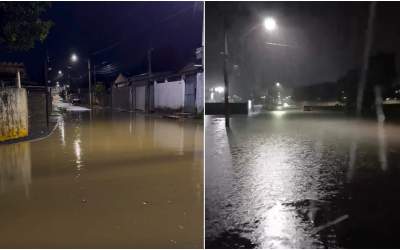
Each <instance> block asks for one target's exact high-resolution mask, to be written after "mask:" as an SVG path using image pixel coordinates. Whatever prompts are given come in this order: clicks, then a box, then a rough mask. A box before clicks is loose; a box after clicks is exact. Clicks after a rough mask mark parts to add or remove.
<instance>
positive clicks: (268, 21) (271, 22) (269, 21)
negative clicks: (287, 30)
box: [264, 17, 276, 31]
mask: <svg viewBox="0 0 400 250" xmlns="http://www.w3.org/2000/svg"><path fill="white" fill-rule="evenodd" d="M264 27H265V29H266V30H267V31H274V30H275V29H276V21H275V19H274V18H272V17H267V18H265V19H264Z"/></svg>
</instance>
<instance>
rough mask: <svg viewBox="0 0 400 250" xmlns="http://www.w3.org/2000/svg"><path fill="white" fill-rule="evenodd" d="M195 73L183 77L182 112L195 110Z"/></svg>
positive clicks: (193, 111)
mask: <svg viewBox="0 0 400 250" xmlns="http://www.w3.org/2000/svg"><path fill="white" fill-rule="evenodd" d="M195 108H196V75H195V74H194V75H188V76H187V77H186V78H185V105H184V108H183V110H184V112H187V113H195V111H196V109H195Z"/></svg>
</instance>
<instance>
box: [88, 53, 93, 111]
mask: <svg viewBox="0 0 400 250" xmlns="http://www.w3.org/2000/svg"><path fill="white" fill-rule="evenodd" d="M88 78H89V108H90V110H92V78H91V75H90V58H89V59H88Z"/></svg>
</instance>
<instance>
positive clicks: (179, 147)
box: [0, 111, 204, 248]
mask: <svg viewBox="0 0 400 250" xmlns="http://www.w3.org/2000/svg"><path fill="white" fill-rule="evenodd" d="M89 114H90V113H89V112H69V113H66V114H64V115H63V116H62V117H61V118H60V121H59V125H58V127H57V128H56V130H55V131H54V133H53V134H52V135H51V136H49V137H48V138H46V139H44V140H40V141H36V142H23V143H18V144H10V145H0V221H1V223H0V235H1V236H0V247H2V248H201V247H202V246H203V221H204V219H203V124H202V120H184V121H178V120H168V119H161V118H155V117H152V116H145V115H142V114H134V113H122V112H105V111H102V112H100V111H97V112H94V114H93V115H92V117H91V118H90V115H89Z"/></svg>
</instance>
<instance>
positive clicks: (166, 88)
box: [154, 80, 185, 110]
mask: <svg viewBox="0 0 400 250" xmlns="http://www.w3.org/2000/svg"><path fill="white" fill-rule="evenodd" d="M184 104H185V82H184V81H183V80H179V81H173V82H162V83H157V82H155V83H154V107H155V108H156V109H176V110H178V109H182V108H183V106H184Z"/></svg>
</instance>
